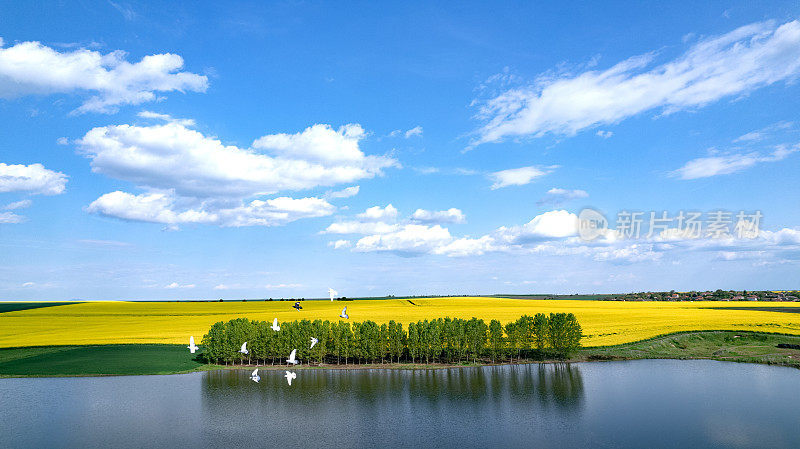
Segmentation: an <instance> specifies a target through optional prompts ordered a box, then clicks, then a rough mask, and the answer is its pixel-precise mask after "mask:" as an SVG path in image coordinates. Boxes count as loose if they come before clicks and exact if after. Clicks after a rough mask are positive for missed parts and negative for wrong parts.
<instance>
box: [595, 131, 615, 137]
mask: <svg viewBox="0 0 800 449" xmlns="http://www.w3.org/2000/svg"><path fill="white" fill-rule="evenodd" d="M613 135H614V133H613V132H611V131H603V130H602V129H601V130H600V131H597V136H598V137H602V138H603V139H608V138H609V137H611V136H613Z"/></svg>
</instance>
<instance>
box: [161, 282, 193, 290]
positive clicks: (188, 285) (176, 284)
mask: <svg viewBox="0 0 800 449" xmlns="http://www.w3.org/2000/svg"><path fill="white" fill-rule="evenodd" d="M195 287H196V286H195V284H179V283H177V282H173V283H171V284H168V285H165V286H164V288H168V289H175V288H195Z"/></svg>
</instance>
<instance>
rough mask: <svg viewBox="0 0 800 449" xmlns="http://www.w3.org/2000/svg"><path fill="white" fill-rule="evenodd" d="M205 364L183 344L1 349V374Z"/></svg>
mask: <svg viewBox="0 0 800 449" xmlns="http://www.w3.org/2000/svg"><path fill="white" fill-rule="evenodd" d="M204 366H205V365H204V364H203V363H201V362H199V361H197V360H194V355H193V354H190V353H189V351H188V350H187V349H186V346H182V345H93V346H40V347H28V348H7V349H0V376H103V375H135V374H172V373H179V372H186V371H195V370H197V369H200V368H202V367H204Z"/></svg>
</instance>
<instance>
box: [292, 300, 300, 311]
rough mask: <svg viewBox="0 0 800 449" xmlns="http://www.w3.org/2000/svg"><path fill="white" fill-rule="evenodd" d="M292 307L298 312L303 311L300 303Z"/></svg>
mask: <svg viewBox="0 0 800 449" xmlns="http://www.w3.org/2000/svg"><path fill="white" fill-rule="evenodd" d="M292 307H294V309H295V310H297V311H298V312H299V311H300V310H302V309H303V306H301V305H300V303H299V302H296V303H294V305H293V306H292Z"/></svg>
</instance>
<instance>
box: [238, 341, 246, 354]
mask: <svg viewBox="0 0 800 449" xmlns="http://www.w3.org/2000/svg"><path fill="white" fill-rule="evenodd" d="M239 352H241V353H242V354H247V352H248V351H247V342H244V343H243V344H242V349H240V350H239Z"/></svg>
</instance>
